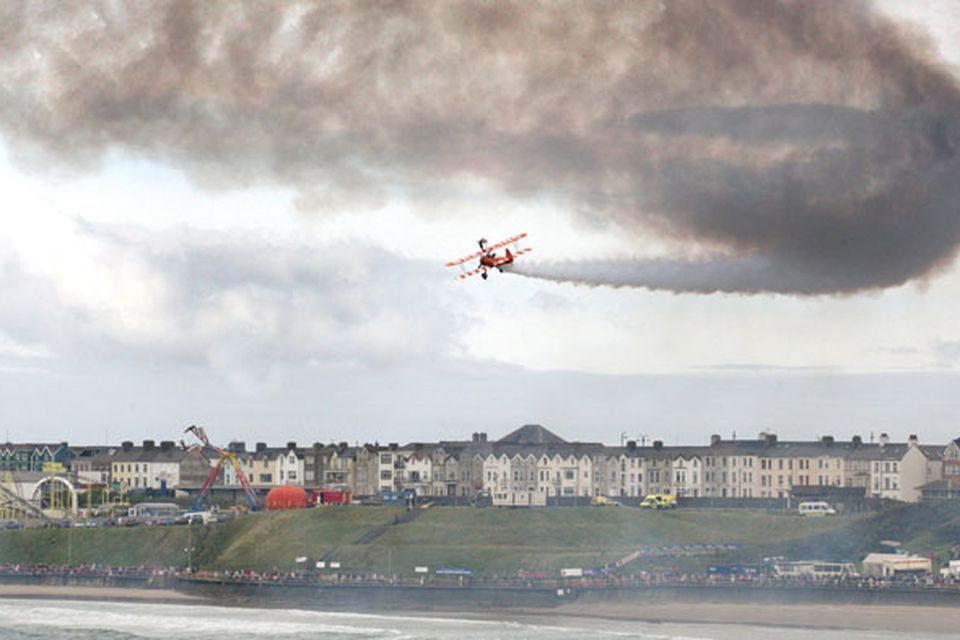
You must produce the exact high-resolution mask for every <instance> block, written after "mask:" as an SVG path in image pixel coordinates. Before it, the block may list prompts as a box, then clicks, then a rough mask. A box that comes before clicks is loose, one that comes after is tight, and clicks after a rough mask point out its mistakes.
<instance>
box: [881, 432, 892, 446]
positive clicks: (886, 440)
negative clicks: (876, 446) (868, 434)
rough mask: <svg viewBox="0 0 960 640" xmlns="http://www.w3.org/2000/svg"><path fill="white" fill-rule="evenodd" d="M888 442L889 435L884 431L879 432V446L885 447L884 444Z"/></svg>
mask: <svg viewBox="0 0 960 640" xmlns="http://www.w3.org/2000/svg"><path fill="white" fill-rule="evenodd" d="M888 442H890V436H888V435H887V434H886V433H881V434H880V446H881V447H885V446H887V443H888Z"/></svg>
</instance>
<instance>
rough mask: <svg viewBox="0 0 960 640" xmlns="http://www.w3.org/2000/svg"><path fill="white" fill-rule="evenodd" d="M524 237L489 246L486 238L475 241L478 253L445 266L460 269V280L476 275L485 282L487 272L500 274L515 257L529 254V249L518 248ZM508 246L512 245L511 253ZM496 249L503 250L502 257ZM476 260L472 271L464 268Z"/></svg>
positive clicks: (530, 249)
mask: <svg viewBox="0 0 960 640" xmlns="http://www.w3.org/2000/svg"><path fill="white" fill-rule="evenodd" d="M526 237H527V234H526V233H521V234H520V235H516V236H513V237H512V238H507V239H506V240H502V241H500V242H497V243H496V244H490V243H489V242H487V239H486V238H480V239H479V240H478V241H477V244H478V245H480V251H477V252H475V253H471V254H470V255H468V256H464V257H462V258H460V259H459V260H454V261H452V262H448V263H447V266H448V267H460V275H459V278H460V279H461V280H463V279H465V278H469V277H470V276H475V275H477V274H478V273H479V274H480V277H481V278H483V279H484V280H486V279H487V270H489V269H496V270H497V271H500V272H501V273H502V272H503V269H504V267H506V266H507V265H510V264H513V261H514V260H515V259H516V257H517V256H519V255H522V254H524V253H529V252H530V251H532V250H533V249H532V248H530V247H526V248H521V247H520V241H521V240H523V239H524V238H526ZM510 245H513V249H514V250H513V251H510V248H509V246H510ZM498 249H503V250H504V253H503V255H499V254H498V253H497V250H498ZM477 258H479V259H480V262H479V264H478V266H477V267H476V268H474V269H470V270H468V269H467V267H466V266H465V265H466V263H468V262H470V261H471V260H476V259H477Z"/></svg>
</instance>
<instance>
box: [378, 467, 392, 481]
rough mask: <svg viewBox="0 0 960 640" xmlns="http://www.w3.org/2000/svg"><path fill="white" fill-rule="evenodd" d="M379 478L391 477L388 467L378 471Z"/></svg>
mask: <svg viewBox="0 0 960 640" xmlns="http://www.w3.org/2000/svg"><path fill="white" fill-rule="evenodd" d="M380 479H381V480H391V479H393V471H390V470H389V469H384V470H383V471H381V472H380Z"/></svg>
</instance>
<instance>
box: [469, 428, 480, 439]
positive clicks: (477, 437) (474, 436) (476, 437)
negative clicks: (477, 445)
mask: <svg viewBox="0 0 960 640" xmlns="http://www.w3.org/2000/svg"><path fill="white" fill-rule="evenodd" d="M470 441H471V442H480V434H479V433H477V432H476V431H474V432H473V436H471V438H470Z"/></svg>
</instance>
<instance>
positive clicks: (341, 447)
mask: <svg viewBox="0 0 960 640" xmlns="http://www.w3.org/2000/svg"><path fill="white" fill-rule="evenodd" d="M348 446H349V445H348V444H347V443H346V442H341V443H340V444H338V445H337V447H339V448H340V450H341V451H343V450H344V449H346V448H347V447H348Z"/></svg>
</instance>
